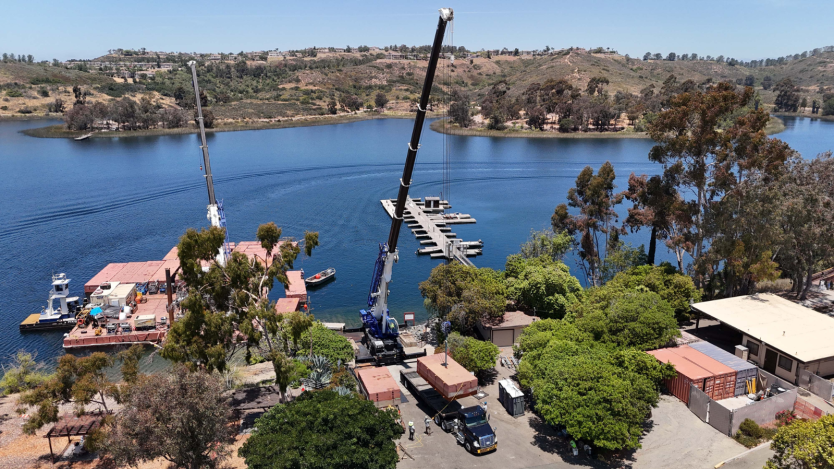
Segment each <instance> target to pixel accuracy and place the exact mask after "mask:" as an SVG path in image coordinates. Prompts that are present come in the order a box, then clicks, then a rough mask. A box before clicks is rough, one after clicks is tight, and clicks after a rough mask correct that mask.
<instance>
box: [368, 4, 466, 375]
mask: <svg viewBox="0 0 834 469" xmlns="http://www.w3.org/2000/svg"><path fill="white" fill-rule="evenodd" d="M453 19H454V11H453V10H452V9H451V8H441V9H440V19H439V20H438V23H437V31H436V32H435V34H434V43H433V44H432V48H431V55H430V56H429V64H428V69H427V70H426V80H425V81H424V82H423V91H422V94H421V95H420V104H419V105H418V106H417V116H416V118H415V119H414V129H413V130H412V133H411V141H410V142H409V143H408V152H407V153H406V158H405V168H404V169H403V176H402V178H401V179H400V189H399V192H398V194H397V204H396V206H395V209H394V215H393V216H392V217H391V231H390V232H389V233H388V242H387V243H384V244H380V245H379V255H378V256H377V259H376V263H375V264H374V272H373V276H372V277H371V288H370V291H369V293H368V309H367V310H364V309H363V310H361V311H360V314H361V316H362V325H363V328H364V329H365V336H364V337H363V342H366V345H367V346H368V349H369V350H370V352H371V354H373V355H374V356H376V357H377V363H386V362H394V361H397V360H398V358H399V355H400V353H401V346H400V345H399V342H398V340H397V337H398V336H399V325H398V324H397V321H396V319H394V318H392V317H390V316H389V314H388V293H389V289H388V285H389V284H390V283H391V275H392V271H393V268H394V263H396V262H397V260H398V259H399V255H398V251H397V239H398V238H399V236H400V227H402V223H403V212H404V210H405V203H406V199H407V198H408V188H409V186H410V185H411V174H412V173H413V171H414V162H415V161H416V159H417V150H418V149H419V148H420V135H421V134H422V132H423V123H424V122H425V120H426V107H427V106H428V104H429V94H430V93H431V87H432V83H433V81H434V73H435V71H436V70H437V61H438V59H439V57H440V49H441V47H442V45H443V37H444V36H445V33H446V25H447V23H448V22H449V21H452V20H453Z"/></svg>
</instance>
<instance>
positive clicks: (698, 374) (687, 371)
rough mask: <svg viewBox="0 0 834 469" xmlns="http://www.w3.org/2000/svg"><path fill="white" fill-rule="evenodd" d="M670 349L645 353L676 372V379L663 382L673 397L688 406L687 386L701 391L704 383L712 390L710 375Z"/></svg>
mask: <svg viewBox="0 0 834 469" xmlns="http://www.w3.org/2000/svg"><path fill="white" fill-rule="evenodd" d="M671 350H672V349H671V348H664V349H659V350H652V351H650V352H647V353H648V354H650V355H653V356H654V357H655V358H657V359H658V361H660V362H662V363H671V364H672V365H674V366H675V371H677V372H678V375H677V377H675V378H673V379H667V380H664V383H665V384H666V387H667V388H668V389H669V392H670V393H672V395H673V396H675V397H677V398H678V399H680V400H681V401H683V402H684V404H689V385H690V384H693V385H694V386H695V387H696V388H698V389H700V390H701V391H703V390H704V384H705V382H707V383H708V385H709V387H710V388H712V373H710V372H709V371H707V370H705V369H704V368H701V367H700V366H698V365H697V364H695V363H693V362H692V361H690V360H687V359H685V358H683V357H681V356H680V355H677V354H675V353H672V352H671Z"/></svg>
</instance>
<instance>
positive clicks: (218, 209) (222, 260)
mask: <svg viewBox="0 0 834 469" xmlns="http://www.w3.org/2000/svg"><path fill="white" fill-rule="evenodd" d="M188 66H189V67H191V82H192V83H193V84H194V99H195V101H196V103H197V124H198V125H199V126H200V143H201V145H200V149H201V150H202V151H203V167H204V168H205V171H206V175H205V178H206V187H207V188H208V197H209V205H208V215H207V218H208V220H209V222H210V223H211V226H214V227H217V228H222V229H223V230H224V232H225V233H226V239H225V240H224V241H223V246H221V247H220V251H219V252H218V253H217V256H216V259H217V263H218V264H220V265H221V266H225V265H226V260H227V259H229V258H230V257H231V252H230V249H229V232H228V230H226V214H225V213H224V212H223V201H222V200H221V201H218V200H217V199H216V198H215V196H214V179H213V178H212V176H211V162H210V161H209V152H208V143H206V127H205V124H204V123H203V106H202V103H200V86H199V85H197V62H195V61H193V60H192V61H190V62H188Z"/></svg>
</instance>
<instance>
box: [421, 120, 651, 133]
mask: <svg viewBox="0 0 834 469" xmlns="http://www.w3.org/2000/svg"><path fill="white" fill-rule="evenodd" d="M429 128H431V129H432V130H434V131H435V132H439V133H441V134H444V133H445V134H449V135H461V136H467V137H504V138H650V137H649V134H648V133H646V132H623V131H621V132H569V133H562V132H544V131H541V130H486V129H464V128H461V127H457V126H454V127H449V128H444V127H443V119H439V120H436V121H434V122H432V123H431V125H430V126H429Z"/></svg>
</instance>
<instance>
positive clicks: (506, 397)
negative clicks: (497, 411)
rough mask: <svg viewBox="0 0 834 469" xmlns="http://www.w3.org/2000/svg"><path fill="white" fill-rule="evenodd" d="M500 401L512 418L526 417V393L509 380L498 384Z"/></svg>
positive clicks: (503, 380)
mask: <svg viewBox="0 0 834 469" xmlns="http://www.w3.org/2000/svg"><path fill="white" fill-rule="evenodd" d="M498 401H500V402H501V405H502V406H504V409H506V410H507V413H509V414H510V415H511V416H513V417H518V416H519V415H524V393H522V392H521V390H520V389H518V388H517V387H516V386H515V383H513V382H512V381H510V380H509V379H502V380H501V381H499V382H498Z"/></svg>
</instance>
